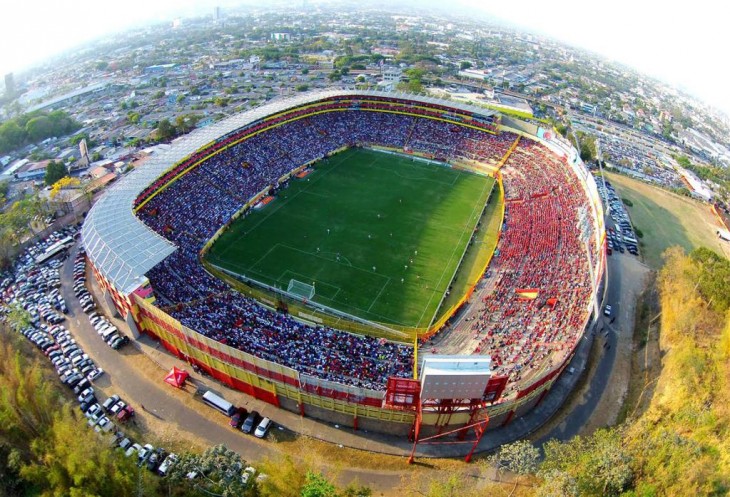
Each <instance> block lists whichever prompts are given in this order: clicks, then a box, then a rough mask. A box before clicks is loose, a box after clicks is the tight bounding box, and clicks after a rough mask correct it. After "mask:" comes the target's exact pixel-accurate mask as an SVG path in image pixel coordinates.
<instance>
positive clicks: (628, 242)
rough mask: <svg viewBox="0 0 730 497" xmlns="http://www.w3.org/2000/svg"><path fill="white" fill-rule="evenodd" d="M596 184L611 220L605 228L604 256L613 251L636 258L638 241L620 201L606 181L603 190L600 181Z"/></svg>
mask: <svg viewBox="0 0 730 497" xmlns="http://www.w3.org/2000/svg"><path fill="white" fill-rule="evenodd" d="M596 184H597V186H598V193H599V194H600V196H601V198H602V199H603V202H604V208H605V209H606V212H607V213H608V215H609V217H610V219H611V221H609V222H608V223H607V228H606V254H607V255H612V254H613V251H614V250H615V251H617V252H620V253H622V254H623V253H625V252H628V253H630V254H632V255H636V256H638V255H639V240H638V237H637V236H636V233H635V232H634V228H633V226H632V224H631V219H630V218H629V215H628V213H627V212H626V208H625V207H624V204H623V201H622V199H621V198H620V197H619V196H618V194H617V193H616V190H615V189H614V188H613V186H612V185H611V183H609V182H608V181H606V186H605V188H604V186H603V181H600V179H599V180H597V181H596Z"/></svg>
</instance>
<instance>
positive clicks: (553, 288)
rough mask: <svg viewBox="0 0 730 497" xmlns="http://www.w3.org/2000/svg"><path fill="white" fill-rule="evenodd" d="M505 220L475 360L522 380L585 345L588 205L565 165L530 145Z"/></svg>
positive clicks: (510, 181)
mask: <svg viewBox="0 0 730 497" xmlns="http://www.w3.org/2000/svg"><path fill="white" fill-rule="evenodd" d="M502 175H503V181H504V188H505V220H504V224H503V227H502V234H501V238H500V242H499V246H498V252H497V254H495V259H494V261H493V264H492V272H493V274H494V275H495V276H494V277H495V278H496V283H495V288H494V290H493V291H492V292H490V293H489V294H488V295H487V296H486V297H485V298H484V299H483V301H482V302H480V303H479V304H478V305H479V308H478V312H477V316H476V318H475V319H474V320H473V321H471V322H470V326H471V330H472V332H473V334H474V344H473V347H474V350H473V351H474V352H475V353H479V354H487V355H490V356H491V357H492V361H493V367H494V370H495V373H496V374H504V375H508V376H509V378H510V382H511V383H512V387H511V388H516V387H515V385H516V384H517V383H518V382H520V380H522V379H525V378H528V377H530V376H534V375H535V374H537V373H539V372H541V371H543V372H546V371H548V370H550V369H552V367H553V366H555V365H558V364H560V363H561V362H562V361H563V360H564V359H565V358H566V357H567V355H568V354H569V353H570V352H571V351H572V349H573V347H574V346H575V344H576V341H577V340H579V339H580V337H581V336H582V332H583V327H584V326H585V321H586V318H587V316H588V314H587V313H588V312H589V307H588V306H589V302H590V297H591V282H590V277H589V274H590V273H589V270H588V261H587V257H586V252H585V249H584V248H583V247H582V246H581V243H582V242H581V241H580V239H579V237H578V236H576V230H577V225H578V221H579V211H580V209H581V208H582V207H586V206H587V198H586V195H585V193H584V192H583V191H582V190H581V186H580V184H579V182H578V179H577V178H576V177H575V176H574V175H573V174H571V173H570V172H569V167H568V166H567V165H566V164H565V163H564V159H561V158H558V157H556V156H555V155H553V154H552V153H550V152H549V151H547V150H546V149H545V148H544V147H543V146H542V145H539V144H537V143H536V142H532V141H528V140H523V141H521V142H520V145H519V146H518V147H517V149H516V150H515V151H514V152H513V153H512V154H511V155H510V158H509V159H508V160H507V162H506V164H505V166H504V167H503V168H502Z"/></svg>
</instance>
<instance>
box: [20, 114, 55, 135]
mask: <svg viewBox="0 0 730 497" xmlns="http://www.w3.org/2000/svg"><path fill="white" fill-rule="evenodd" d="M25 130H26V131H27V132H28V137H29V138H30V139H31V140H33V141H40V140H43V139H45V138H49V137H51V136H53V122H52V121H51V120H50V119H49V118H48V117H46V116H38V117H34V118H33V119H31V120H30V121H28V123H27V124H26V125H25Z"/></svg>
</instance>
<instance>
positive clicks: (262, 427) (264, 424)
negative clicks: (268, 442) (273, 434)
mask: <svg viewBox="0 0 730 497" xmlns="http://www.w3.org/2000/svg"><path fill="white" fill-rule="evenodd" d="M269 428H271V420H270V419H269V418H264V419H262V420H261V422H260V423H259V425H258V426H257V427H256V431H255V432H254V433H253V434H254V436H255V437H257V438H264V437H265V436H266V432H267V431H269Z"/></svg>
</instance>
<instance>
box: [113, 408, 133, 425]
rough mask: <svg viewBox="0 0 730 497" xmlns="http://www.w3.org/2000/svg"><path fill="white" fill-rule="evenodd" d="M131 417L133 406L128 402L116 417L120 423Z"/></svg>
mask: <svg viewBox="0 0 730 497" xmlns="http://www.w3.org/2000/svg"><path fill="white" fill-rule="evenodd" d="M132 417H134V407H132V406H130V405H129V404H127V405H126V406H124V408H123V409H122V410H121V411H119V413H118V414H117V419H118V420H119V421H121V422H122V423H124V422H125V421H129V420H130V419H131V418H132Z"/></svg>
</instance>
